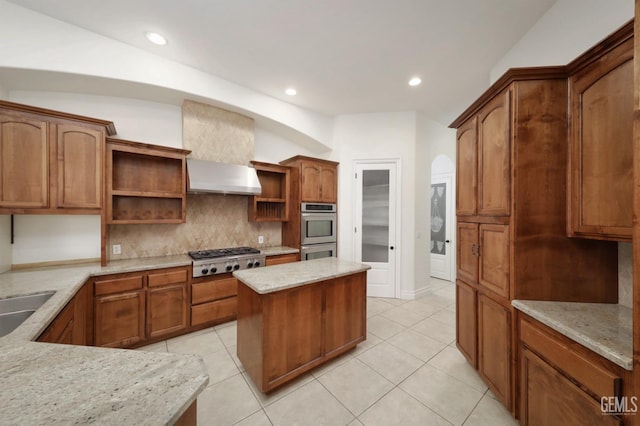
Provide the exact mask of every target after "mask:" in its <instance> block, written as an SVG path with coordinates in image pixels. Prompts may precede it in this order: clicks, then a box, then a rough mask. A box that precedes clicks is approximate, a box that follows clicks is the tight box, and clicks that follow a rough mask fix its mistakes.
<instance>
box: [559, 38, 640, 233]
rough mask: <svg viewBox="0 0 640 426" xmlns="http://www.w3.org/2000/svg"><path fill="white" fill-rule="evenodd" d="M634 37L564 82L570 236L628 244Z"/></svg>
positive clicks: (630, 198) (630, 207)
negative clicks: (567, 98) (568, 111)
mask: <svg viewBox="0 0 640 426" xmlns="http://www.w3.org/2000/svg"><path fill="white" fill-rule="evenodd" d="M632 87H633V37H630V38H627V39H626V40H624V41H623V42H621V43H620V44H619V45H618V46H617V47H615V49H613V50H611V51H609V52H607V53H606V54H604V55H602V56H600V57H598V58H594V59H593V62H591V63H589V65H587V66H585V67H584V68H582V69H580V70H579V71H577V72H576V73H575V74H573V75H572V76H571V77H570V78H569V88H570V89H569V90H570V97H571V98H570V108H571V133H570V138H569V146H570V154H571V155H570V157H569V159H570V163H569V164H570V167H569V170H570V181H569V194H568V203H569V212H570V214H569V220H568V227H569V230H568V231H569V235H571V236H574V237H583V238H597V239H607V240H615V241H631V222H632V216H633V211H632V209H633V206H632V204H633V203H632V198H633V195H632V194H633V91H632V90H631V88H632Z"/></svg>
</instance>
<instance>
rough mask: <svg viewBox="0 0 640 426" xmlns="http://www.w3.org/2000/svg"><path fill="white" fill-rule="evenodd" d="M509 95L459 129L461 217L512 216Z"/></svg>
mask: <svg viewBox="0 0 640 426" xmlns="http://www.w3.org/2000/svg"><path fill="white" fill-rule="evenodd" d="M509 94H510V91H509V90H506V91H505V92H504V93H502V94H500V95H498V96H496V97H495V98H494V99H493V100H491V102H489V103H488V104H487V105H485V106H484V107H483V108H482V110H480V112H479V113H478V114H477V116H476V117H474V118H473V119H471V120H468V121H467V122H466V123H464V125H462V126H461V127H460V128H459V129H458V132H457V143H458V146H457V153H458V154H457V155H458V180H457V186H458V187H457V192H456V194H457V214H458V216H475V215H481V216H508V215H509V200H510V198H509V164H510V163H509V137H510V136H509V135H510V127H509V117H510V115H509Z"/></svg>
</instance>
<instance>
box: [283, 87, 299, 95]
mask: <svg viewBox="0 0 640 426" xmlns="http://www.w3.org/2000/svg"><path fill="white" fill-rule="evenodd" d="M284 93H286V94H287V95H289V96H295V95H296V93H298V92H296V89H294V88H293V87H289V88H288V89H287V90H285V91H284Z"/></svg>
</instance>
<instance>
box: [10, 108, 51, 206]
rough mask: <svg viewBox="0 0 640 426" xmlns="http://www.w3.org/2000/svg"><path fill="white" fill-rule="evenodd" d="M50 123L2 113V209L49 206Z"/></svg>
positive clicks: (29, 117) (34, 118) (35, 118)
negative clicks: (48, 125)
mask: <svg viewBox="0 0 640 426" xmlns="http://www.w3.org/2000/svg"><path fill="white" fill-rule="evenodd" d="M47 129H48V127H47V122H46V121H45V120H43V119H38V118H37V117H35V116H34V117H31V116H16V115H8V114H5V113H0V170H1V172H0V179H2V182H1V185H0V207H5V208H15V207H18V208H46V207H48V206H49V142H48V140H49V139H48V131H47Z"/></svg>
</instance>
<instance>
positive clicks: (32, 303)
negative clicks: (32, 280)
mask: <svg viewBox="0 0 640 426" xmlns="http://www.w3.org/2000/svg"><path fill="white" fill-rule="evenodd" d="M53 293H54V292H53V291H49V292H46V293H38V294H30V295H28V296H17V297H10V298H8V299H0V337H2V336H6V335H7V334H9V333H11V332H12V331H13V330H15V329H16V328H18V326H20V324H22V323H23V322H24V321H25V320H26V319H27V318H29V317H30V316H31V314H33V313H34V312H35V311H36V309H38V308H39V307H40V306H42V305H43V304H44V302H46V301H47V300H49V298H50V297H51V296H53Z"/></svg>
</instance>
